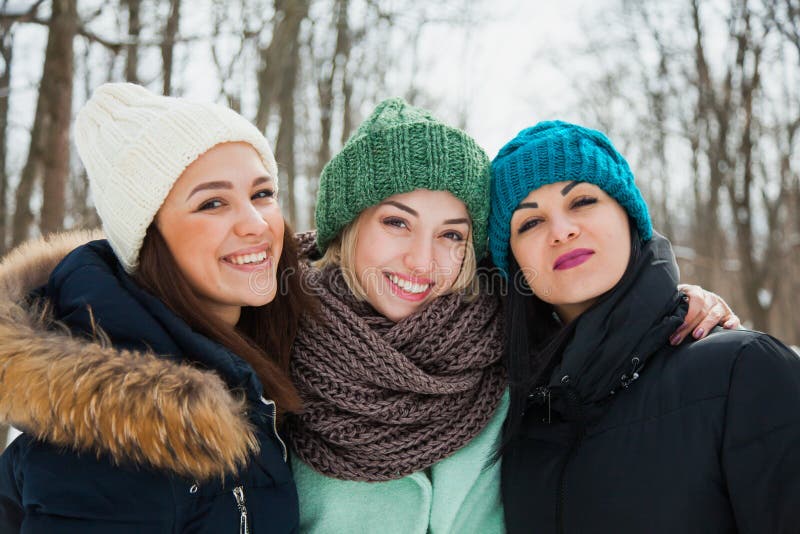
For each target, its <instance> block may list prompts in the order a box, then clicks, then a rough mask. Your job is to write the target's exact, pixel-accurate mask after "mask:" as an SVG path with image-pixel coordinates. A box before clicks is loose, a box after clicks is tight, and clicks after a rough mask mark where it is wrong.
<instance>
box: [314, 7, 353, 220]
mask: <svg viewBox="0 0 800 534" xmlns="http://www.w3.org/2000/svg"><path fill="white" fill-rule="evenodd" d="M349 3H350V1H349V0H336V2H335V4H334V10H335V19H334V22H335V24H336V45H335V46H334V50H333V56H332V57H331V58H330V61H323V65H328V66H329V70H328V71H327V73H321V76H320V77H319V79H318V80H317V95H318V96H319V112H320V113H319V117H320V118H319V127H320V143H319V150H318V151H317V164H316V167H315V169H314V172H313V173H312V174H313V176H309V177H308V195H309V197H311V198H316V196H317V189H318V187H319V176H320V174H322V169H323V168H324V167H325V164H327V163H328V160H330V159H331V129H332V124H333V107H334V91H335V88H334V85H335V83H336V79H337V75H338V76H340V77H341V86H342V90H343V92H344V89H345V85H346V84H347V83H348V82H347V72H346V68H347V61H348V59H349V57H350V48H351V40H350V27H349V24H348V6H349ZM350 92H351V93H352V89H350ZM345 100H347V97H345ZM345 104H346V105H349V102H345ZM313 220H314V203H313V202H312V203H310V204H309V221H312V223H313Z"/></svg>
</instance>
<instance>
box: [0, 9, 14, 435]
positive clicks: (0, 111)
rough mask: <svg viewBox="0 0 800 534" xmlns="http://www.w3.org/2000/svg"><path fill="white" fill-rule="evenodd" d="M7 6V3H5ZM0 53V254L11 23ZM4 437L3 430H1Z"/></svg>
mask: <svg viewBox="0 0 800 534" xmlns="http://www.w3.org/2000/svg"><path fill="white" fill-rule="evenodd" d="M4 6H5V3H4ZM0 31H2V35H0V55H2V57H3V70H2V72H0V256H2V255H3V254H4V253H5V252H6V243H7V242H8V226H7V225H8V200H7V199H6V195H7V194H8V173H7V170H6V154H7V151H8V146H7V138H6V136H7V133H8V99H9V96H10V95H11V61H12V58H13V55H14V35H13V34H12V32H11V23H3V24H2V26H0ZM0 438H2V431H0Z"/></svg>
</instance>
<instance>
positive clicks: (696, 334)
mask: <svg viewBox="0 0 800 534" xmlns="http://www.w3.org/2000/svg"><path fill="white" fill-rule="evenodd" d="M705 332H706V331H705V330H703V329H702V328H698V329H697V330H695V331H694V334H693V335H694V338H695V339H700V337H702V335H703V334H704V333H705Z"/></svg>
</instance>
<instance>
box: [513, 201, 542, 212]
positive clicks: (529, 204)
mask: <svg viewBox="0 0 800 534" xmlns="http://www.w3.org/2000/svg"><path fill="white" fill-rule="evenodd" d="M538 207H539V204H537V203H536V202H523V203H522V204H520V205H519V206H517V207H516V208H514V211H517V210H521V209H522V208H533V209H537V208H538Z"/></svg>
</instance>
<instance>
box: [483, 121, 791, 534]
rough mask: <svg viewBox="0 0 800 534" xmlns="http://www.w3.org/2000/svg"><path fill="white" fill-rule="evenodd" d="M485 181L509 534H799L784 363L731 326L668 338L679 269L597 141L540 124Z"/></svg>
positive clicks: (676, 310) (623, 169)
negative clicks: (505, 405) (502, 372)
mask: <svg viewBox="0 0 800 534" xmlns="http://www.w3.org/2000/svg"><path fill="white" fill-rule="evenodd" d="M492 172H493V178H492V213H491V217H490V223H489V227H490V230H489V233H490V249H491V252H492V257H493V259H494V262H495V264H496V265H497V266H498V267H499V268H500V269H501V270H502V272H503V273H504V275H505V276H507V277H508V287H509V291H508V297H507V306H506V311H507V321H506V332H507V344H506V357H507V367H508V373H509V382H510V386H511V387H510V391H511V401H510V408H509V416H508V419H507V422H506V425H505V429H504V439H503V447H502V462H503V466H502V488H503V503H504V508H505V516H506V526H507V529H508V531H509V532H531V531H536V532H559V533H572V532H576V533H577V532H619V533H628V532H630V533H635V532H637V533H638V532H649V533H661V532H663V533H674V532H720V533H721V532H771V533H788V532H797V528H798V525H800V511H798V510H800V509H798V507H797V501H798V499H800V454H798V453H797V450H798V446H800V419H799V418H798V416H797V414H798V413H800V359H799V358H798V357H797V355H796V354H794V353H793V352H792V351H791V350H789V349H788V348H787V347H786V346H785V345H783V344H782V343H781V342H780V341H778V340H776V339H774V338H772V337H770V336H768V335H766V334H761V333H758V332H749V331H744V330H739V331H726V330H720V331H716V332H714V333H712V334H711V335H710V336H708V337H707V338H705V339H703V340H699V341H695V340H691V342H685V343H681V344H679V345H678V346H674V345H673V344H671V343H669V342H668V341H667V338H668V336H669V335H670V334H671V333H672V332H673V331H674V330H675V329H676V328H677V327H678V326H679V325H681V324H683V323H684V321H685V316H686V313H687V303H686V298H685V296H684V295H682V294H681V293H680V292H679V291H677V290H676V288H675V284H676V283H677V280H678V271H677V266H676V264H675V258H674V256H673V254H672V250H671V247H670V244H669V242H668V241H667V240H666V239H664V238H663V237H661V236H659V235H657V234H655V233H653V229H652V225H651V222H650V217H649V215H648V210H647V205H646V204H645V202H644V200H643V198H642V196H641V194H640V193H639V190H638V189H637V187H636V185H635V183H634V180H633V174H632V173H631V170H630V168H629V167H628V164H627V162H626V161H625V159H624V158H623V157H622V155H620V154H619V152H617V150H616V149H615V148H614V146H613V144H612V143H611V141H609V140H608V138H607V137H606V136H605V135H603V134H602V133H600V132H597V131H595V130H590V129H588V128H584V127H581V126H577V125H574V124H568V123H564V122H558V121H552V122H544V123H540V124H537V125H536V126H534V127H532V128H528V129H526V130H523V131H522V132H520V134H519V135H517V137H515V138H514V139H513V140H511V141H510V142H509V143H508V144H507V145H506V146H504V147H503V148H502V149H501V150H500V152H499V154H498V155H497V157H496V158H495V160H494V161H493V162H492Z"/></svg>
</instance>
